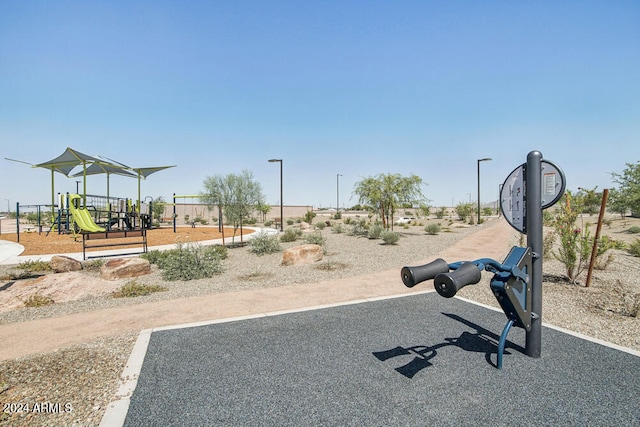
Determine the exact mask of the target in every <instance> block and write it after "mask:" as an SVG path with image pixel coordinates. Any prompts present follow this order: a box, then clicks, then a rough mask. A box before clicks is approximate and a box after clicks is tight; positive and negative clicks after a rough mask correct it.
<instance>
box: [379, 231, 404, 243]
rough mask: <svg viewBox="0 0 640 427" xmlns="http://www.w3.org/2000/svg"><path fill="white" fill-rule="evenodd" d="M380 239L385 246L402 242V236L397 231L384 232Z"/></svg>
mask: <svg viewBox="0 0 640 427" xmlns="http://www.w3.org/2000/svg"><path fill="white" fill-rule="evenodd" d="M380 238H381V239H382V241H383V242H384V244H385V245H395V244H397V243H398V241H399V240H400V234H399V233H396V232H395V231H383V232H382V234H381V235H380Z"/></svg>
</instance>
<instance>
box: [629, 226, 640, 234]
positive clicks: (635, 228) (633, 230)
mask: <svg viewBox="0 0 640 427" xmlns="http://www.w3.org/2000/svg"><path fill="white" fill-rule="evenodd" d="M627 233H629V234H638V233H640V227H638V226H637V225H634V226H632V227H629V228H628V229H627Z"/></svg>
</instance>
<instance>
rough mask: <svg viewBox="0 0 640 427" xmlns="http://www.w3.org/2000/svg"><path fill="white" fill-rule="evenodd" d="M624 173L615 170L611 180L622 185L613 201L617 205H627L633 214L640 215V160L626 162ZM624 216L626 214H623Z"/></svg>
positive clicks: (634, 215)
mask: <svg viewBox="0 0 640 427" xmlns="http://www.w3.org/2000/svg"><path fill="white" fill-rule="evenodd" d="M626 165H627V167H626V168H625V169H624V170H623V171H622V174H619V173H616V172H613V173H612V174H611V180H612V181H613V182H615V183H616V184H618V185H619V186H620V187H619V188H618V189H617V192H616V193H614V194H613V196H614V197H613V202H614V203H616V205H617V207H618V208H620V207H622V206H626V207H627V208H628V209H630V210H631V216H633V217H639V216H640V161H637V162H636V163H635V164H634V163H626ZM623 216H624V214H623Z"/></svg>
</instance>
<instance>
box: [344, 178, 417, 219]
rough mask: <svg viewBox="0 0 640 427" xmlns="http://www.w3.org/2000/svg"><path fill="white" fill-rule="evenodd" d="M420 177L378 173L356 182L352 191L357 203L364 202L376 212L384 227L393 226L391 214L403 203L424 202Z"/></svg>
mask: <svg viewBox="0 0 640 427" xmlns="http://www.w3.org/2000/svg"><path fill="white" fill-rule="evenodd" d="M422 184H423V181H422V178H420V177H419V176H416V175H411V176H409V177H403V176H401V175H400V174H379V175H376V176H375V177H368V178H365V179H363V180H362V181H359V182H357V183H356V185H355V188H354V193H355V194H356V195H357V196H358V199H359V200H358V203H360V204H365V205H367V207H368V208H369V210H371V211H372V212H378V213H379V214H380V217H381V218H382V225H383V227H384V228H385V229H387V230H388V229H389V228H393V216H394V214H395V212H396V210H397V209H398V208H399V207H401V206H403V205H404V204H410V205H415V204H420V203H424V201H425V197H424V195H423V194H422V190H421V189H420V187H421V186H422Z"/></svg>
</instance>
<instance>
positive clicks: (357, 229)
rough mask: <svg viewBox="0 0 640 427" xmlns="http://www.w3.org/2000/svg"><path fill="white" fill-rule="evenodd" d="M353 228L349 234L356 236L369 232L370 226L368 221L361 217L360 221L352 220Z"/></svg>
mask: <svg viewBox="0 0 640 427" xmlns="http://www.w3.org/2000/svg"><path fill="white" fill-rule="evenodd" d="M352 224H353V225H351V230H350V231H349V235H351V236H356V237H364V236H367V235H368V234H369V227H368V226H367V221H366V220H364V219H361V220H359V221H352Z"/></svg>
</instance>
